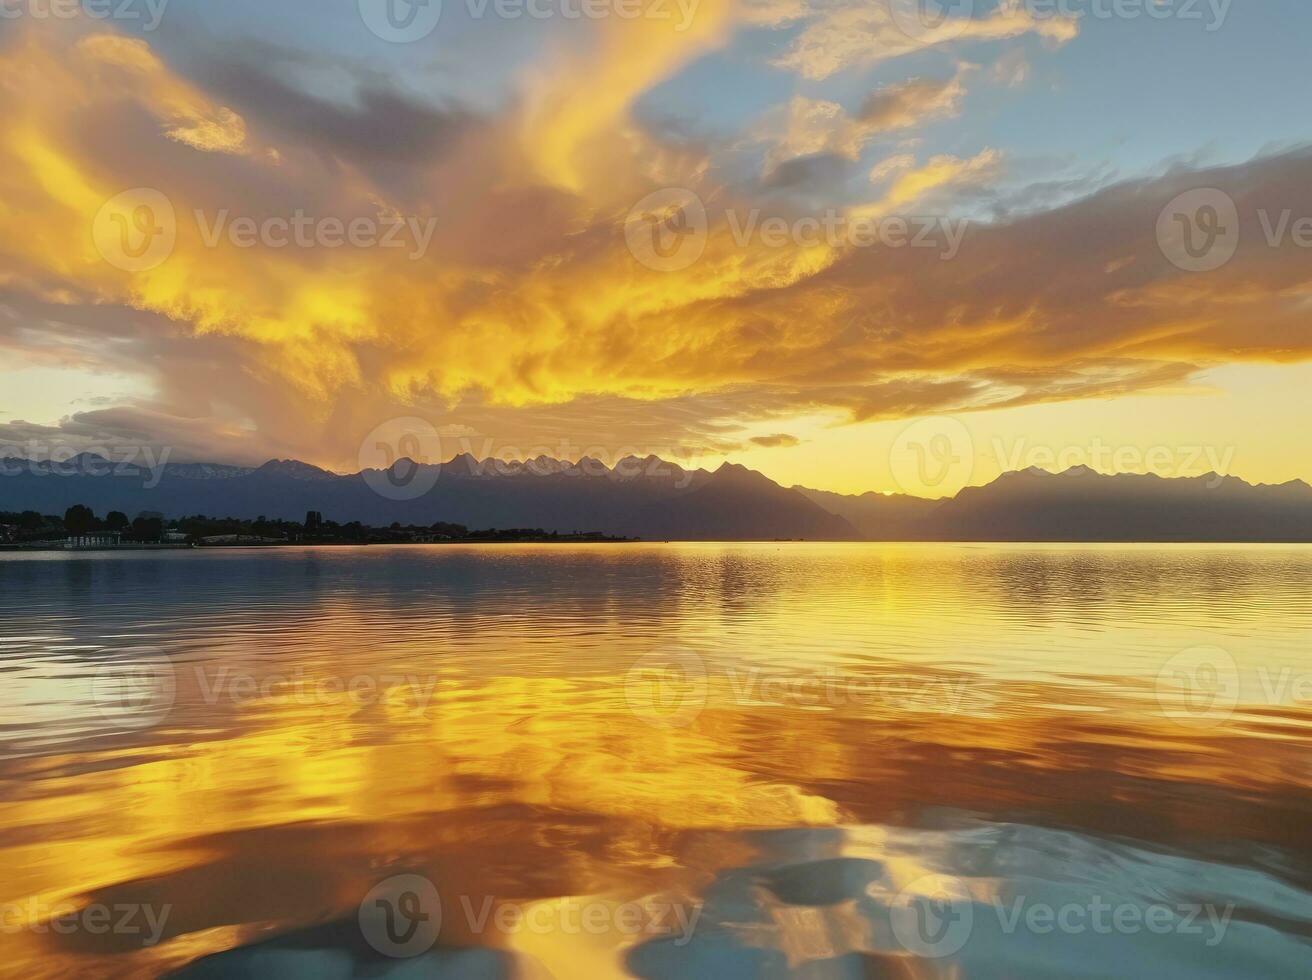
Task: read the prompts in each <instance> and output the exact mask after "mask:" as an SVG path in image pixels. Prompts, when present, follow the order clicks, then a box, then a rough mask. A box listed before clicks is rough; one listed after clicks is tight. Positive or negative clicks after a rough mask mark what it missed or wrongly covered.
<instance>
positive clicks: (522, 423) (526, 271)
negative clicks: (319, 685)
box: [0, 0, 1312, 496]
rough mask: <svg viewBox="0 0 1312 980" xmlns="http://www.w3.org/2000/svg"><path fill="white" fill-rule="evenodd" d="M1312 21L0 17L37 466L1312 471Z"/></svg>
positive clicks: (225, 4) (607, 8) (21, 442)
mask: <svg viewBox="0 0 1312 980" xmlns="http://www.w3.org/2000/svg"><path fill="white" fill-rule="evenodd" d="M107 15H108V16H107ZM1309 36H1312V6H1309V5H1308V4H1307V3H1305V2H1302V0H1261V2H1255V0H1233V2H1228V0H975V2H971V0H946V2H944V0H486V2H484V0H442V2H438V0H429V2H428V3H426V4H413V5H412V4H411V3H410V2H409V0H286V2H281V3H279V4H276V5H275V4H269V3H267V2H266V0H261V2H256V0H222V2H219V0H194V2H188V3H183V2H181V0H173V2H172V3H170V2H168V0H114V2H113V3H108V2H105V0H81V3H80V4H79V3H76V2H73V0H54V2H53V3H52V0H0V449H3V450H5V451H6V452H5V453H4V454H5V455H9V454H14V453H15V452H16V454H17V455H27V456H38V457H44V456H49V455H51V454H58V453H61V452H64V453H66V452H72V451H77V450H82V449H93V450H97V451H104V452H107V453H108V454H110V455H115V456H119V457H122V456H127V455H130V454H131V453H133V452H135V451H137V450H141V449H144V448H146V447H149V449H150V451H151V452H152V454H153V458H158V457H159V454H160V452H161V450H166V451H167V452H168V453H169V454H170V458H171V459H173V460H175V461H183V460H203V461H218V462H240V463H259V462H263V461H264V460H266V459H269V458H297V459H302V460H306V461H308V462H313V463H316V464H318V465H322V466H325V467H327V468H331V469H334V470H338V471H344V472H345V471H354V470H356V469H359V468H360V467H361V466H362V465H369V464H371V463H373V462H374V461H375V459H376V451H377V449H378V447H379V445H380V443H382V442H387V443H389V444H390V449H389V450H388V451H389V452H390V451H392V450H395V451H396V452H397V453H398V454H399V453H401V451H402V450H407V449H409V450H413V449H414V447H416V446H418V447H420V449H421V452H422V455H424V456H426V457H427V458H429V459H434V460H440V459H446V458H449V457H450V456H452V455H454V454H455V453H457V452H461V451H470V452H473V453H474V454H475V455H477V456H480V457H483V456H497V457H501V458H527V457H531V456H535V455H538V454H539V453H545V454H547V455H552V456H559V457H568V458H578V457H580V456H583V455H590V456H594V457H597V458H600V459H602V460H603V461H604V462H607V463H613V462H615V461H617V460H618V459H620V458H621V457H623V456H626V455H630V454H633V455H639V456H645V455H647V454H649V453H654V454H658V455H661V456H664V457H665V458H668V459H673V460H675V461H677V462H680V463H683V464H684V465H688V466H707V467H710V468H713V467H715V466H717V465H719V464H720V463H721V462H723V461H724V460H732V461H734V462H740V463H743V464H745V465H748V466H751V467H753V468H756V469H759V470H761V471H762V472H764V473H766V474H767V475H768V476H770V477H772V478H774V479H776V480H778V481H779V482H781V483H784V484H785V485H791V484H803V485H807V486H811V487H816V488H821V489H830V490H837V491H841V492H849V493H859V492H865V491H875V492H895V491H905V492H912V493H917V494H921V495H926V496H942V495H945V494H948V493H952V492H955V490H956V489H958V488H959V487H960V486H963V485H967V484H972V483H974V484H978V483H982V482H986V481H987V480H989V479H992V478H994V477H995V476H997V475H998V474H999V473H1001V472H1003V471H1004V470H1007V469H1016V468H1022V467H1024V466H1030V465H1037V466H1041V467H1043V468H1046V469H1061V468H1064V467H1066V466H1070V465H1089V466H1092V467H1093V468H1094V469H1097V470H1099V471H1102V472H1155V473H1158V474H1160V475H1163V476H1190V475H1198V474H1202V473H1207V472H1220V473H1228V474H1233V475H1236V476H1239V477H1241V478H1243V479H1247V480H1249V481H1252V482H1269V483H1278V482H1284V481H1287V480H1291V479H1305V480H1306V479H1312V440H1309V439H1308V438H1307V425H1308V419H1309V417H1312V413H1309V411H1308V408H1309V402H1310V401H1312V400H1310V399H1309V397H1308V394H1307V393H1308V392H1309V390H1312V331H1310V330H1309V314H1310V313H1312V291H1310V287H1312V180H1310V179H1309V178H1310V177H1312V148H1309V145H1308V141H1309V135H1308V134H1309V133H1312V102H1309V100H1308V99H1307V98H1306V97H1305V96H1306V93H1305V89H1306V69H1305V63H1306V54H1305V51H1304V49H1303V48H1304V39H1306V38H1307V37H1309ZM398 433H400V434H402V435H406V434H411V433H413V434H414V435H415V438H413V439H409V440H406V439H403V438H401V437H400V436H398ZM405 454H408V455H416V453H415V452H413V451H411V452H406V453H405Z"/></svg>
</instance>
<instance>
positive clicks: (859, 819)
mask: <svg viewBox="0 0 1312 980" xmlns="http://www.w3.org/2000/svg"><path fill="white" fill-rule="evenodd" d="M187 562H190V564H183V563H187ZM0 570H2V571H0V575H3V579H0V584H3V585H5V586H6V590H5V594H6V595H7V596H8V599H7V602H13V603H14V606H13V607H12V608H19V607H21V608H22V609H23V610H24V618H23V620H21V621H20V620H19V619H18V618H15V617H13V616H12V615H11V617H10V618H9V619H8V620H7V622H8V623H9V624H10V625H9V626H6V627H4V628H3V630H4V632H3V634H0V636H2V637H3V639H4V645H3V646H0V657H3V658H4V659H3V660H0V663H3V665H4V669H5V672H6V675H7V677H8V679H9V681H10V683H9V684H7V685H6V687H5V690H6V691H7V692H8V693H7V694H6V695H4V697H5V701H4V702H3V704H4V710H5V712H6V720H5V729H4V733H5V736H6V741H7V744H8V747H9V751H8V752H7V753H6V754H7V756H8V758H7V760H6V761H5V762H4V763H3V774H4V776H5V777H6V779H5V782H4V792H3V797H0V847H2V849H3V859H4V867H5V868H6V871H7V873H6V875H4V876H3V877H2V878H0V906H3V907H4V908H6V909H7V910H9V914H8V917H7V918H6V921H5V923H4V925H5V927H6V933H5V947H6V962H5V963H4V964H3V965H0V973H3V975H13V976H29V977H30V976H42V975H50V976H55V975H66V974H67V973H68V972H70V971H77V970H82V971H89V972H90V973H93V974H95V975H120V974H121V975H125V976H126V975H142V976H147V975H154V974H157V973H159V972H161V971H163V970H166V969H170V968H176V967H179V966H181V965H183V964H185V963H187V962H190V961H192V960H195V959H196V958H198V957H201V956H204V955H206V954H210V953H216V952H221V951H223V950H229V949H233V948H236V947H240V946H247V945H250V944H252V943H257V942H259V941H261V940H263V939H268V938H271V937H273V936H276V935H279V934H283V933H288V932H291V931H295V930H298V929H304V928H307V927H315V926H317V925H319V924H325V923H335V922H343V921H349V920H351V919H352V918H353V917H354V916H355V914H356V910H357V908H358V906H359V905H360V902H361V899H362V897H363V896H364V895H365V894H366V893H367V892H368V891H369V889H370V888H371V887H372V886H373V885H374V884H375V883H376V882H377V881H379V880H380V879H382V878H386V877H387V876H388V875H390V874H393V873H398V872H400V871H410V872H417V873H421V874H423V875H425V876H426V877H429V878H430V879H431V880H432V881H434V882H435V883H437V884H438V887H439V890H440V891H441V893H442V896H443V902H444V907H445V906H446V904H448V903H449V900H454V898H455V897H456V896H477V897H479V900H481V898H483V897H486V898H490V899H491V900H492V901H493V902H494V903H506V902H511V903H516V904H517V905H518V906H519V907H522V908H525V909H539V910H542V914H544V915H548V917H550V915H551V914H555V913H553V911H552V910H553V909H557V910H558V908H559V903H560V902H561V901H562V900H566V899H570V898H575V899H581V898H584V897H587V898H590V899H591V900H595V901H598V902H611V903H623V902H629V901H632V900H635V899H638V898H643V897H647V898H650V897H651V896H654V895H656V896H667V897H669V898H670V900H671V901H674V900H678V901H684V902H693V901H698V900H700V898H699V897H700V896H702V895H704V894H705V893H706V890H707V889H708V887H710V886H711V885H712V884H713V883H714V882H716V881H719V880H722V879H723V877H724V876H725V875H732V874H733V873H734V869H741V868H744V867H747V866H750V865H752V864H753V863H754V862H756V861H758V860H760V857H761V854H762V847H763V845H762V844H761V843H760V841H759V840H757V839H756V838H754V837H753V834H754V833H756V832H758V831H761V830H763V829H769V828H777V829H780V830H784V829H789V828H792V829H799V828H808V827H810V828H817V829H823V828H844V829H843V831H842V836H843V839H844V840H846V841H847V842H848V843H846V844H843V845H835V846H836V847H837V848H838V853H849V854H850V853H856V851H859V850H860V847H861V846H866V847H870V846H872V845H870V840H871V836H870V835H872V834H874V835H879V834H882V833H883V831H881V829H880V828H881V827H900V826H920V825H923V824H924V822H925V821H926V820H932V819H933V815H934V814H935V813H939V812H944V813H968V814H974V815H984V816H989V817H995V818H998V819H1012V820H1023V821H1025V822H1027V823H1034V824H1036V825H1047V826H1054V827H1061V826H1065V827H1075V828H1079V829H1080V830H1081V831H1082V832H1085V833H1090V834H1103V835H1121V836H1125V837H1129V838H1133V839H1135V840H1137V841H1141V842H1148V843H1151V844H1153V845H1155V846H1169V847H1172V848H1177V849H1184V850H1186V851H1188V852H1189V853H1195V854H1198V855H1200V856H1211V855H1213V854H1214V853H1215V852H1216V851H1217V849H1218V847H1222V846H1223V847H1224V849H1225V850H1226V851H1227V852H1230V851H1236V850H1242V849H1243V848H1245V847H1247V848H1251V849H1253V850H1254V851H1257V850H1260V849H1262V848H1268V849H1277V850H1278V852H1279V853H1282V854H1291V855H1299V856H1301V858H1300V859H1301V860H1303V861H1306V859H1307V857H1308V856H1309V855H1310V854H1312V847H1310V846H1309V843H1310V842H1309V840H1308V836H1309V831H1308V829H1307V828H1308V826H1309V825H1308V822H1307V820H1306V817H1307V815H1308V813H1309V798H1310V795H1312V763H1310V762H1309V757H1308V748H1309V745H1308V722H1309V719H1310V718H1312V710H1310V709H1312V704H1309V703H1306V702H1305V701H1303V700H1300V695H1302V694H1303V693H1304V692H1305V688H1303V687H1299V686H1298V684H1297V683H1296V681H1297V680H1298V675H1293V676H1291V675H1290V674H1289V672H1290V671H1294V672H1299V671H1302V672H1306V671H1308V670H1309V669H1312V665H1309V663H1308V660H1307V651H1308V649H1309V646H1308V640H1309V637H1310V636H1312V616H1310V613H1312V606H1310V602H1312V600H1309V595H1312V589H1309V585H1312V550H1308V549H1282V548H1268V549H1263V548H1245V549H1239V548H1236V549H1188V548H1137V549H1136V548H1126V549H1112V548H1075V547H1051V546H1049V547H1040V548H1020V547H1002V548H993V547H987V546H889V547H885V546H810V545H785V546H774V545H771V546H765V545H760V546H707V545H698V546H664V547H661V546H634V547H626V548H621V547H614V548H612V547H598V548H574V547H561V548H530V547H524V548H521V547H506V548H495V547H494V548H486V549H458V548H443V547H440V546H439V547H437V548H431V549H429V548H423V549H369V550H368V551H351V552H334V553H323V552H320V553H315V552H313V551H311V552H297V553H289V552H265V553H242V554H238V553H228V554H223V555H218V556H210V555H196V556H193V555H181V556H164V557H154V556H152V558H150V559H146V558H137V559H130V558H129V559H122V558H119V559H109V558H106V559H100V560H99V562H98V561H97V560H96V559H90V560H88V559H82V560H80V561H77V562H71V561H65V562H63V563H62V564H61V563H59V562H53V561H47V562H27V563H22V562H18V561H12V562H6V561H3V560H0ZM1203 644H1208V645H1211V646H1216V647H1220V648H1223V649H1225V650H1226V651H1228V653H1229V654H1230V656H1232V657H1233V659H1234V661H1235V663H1236V664H1237V669H1238V671H1239V675H1240V680H1241V685H1240V689H1239V691H1238V692H1237V696H1236V701H1235V704H1234V706H1233V708H1231V709H1229V710H1228V711H1226V712H1224V713H1221V714H1218V715H1217V716H1216V717H1213V716H1210V715H1208V714H1206V712H1204V713H1203V714H1202V715H1201V720H1202V723H1198V719H1186V720H1192V721H1193V722H1194V723H1192V724H1182V723H1180V721H1179V720H1178V719H1176V720H1173V719H1172V718H1171V717H1169V716H1168V712H1167V711H1166V710H1164V706H1169V705H1170V704H1171V703H1172V699H1173V698H1175V697H1176V696H1177V692H1175V691H1174V689H1173V688H1172V687H1171V686H1170V685H1169V684H1168V685H1166V686H1163V682H1162V680H1161V676H1160V675H1161V672H1162V669H1163V665H1165V664H1167V663H1168V662H1169V661H1170V660H1171V658H1172V657H1173V656H1175V655H1176V654H1177V653H1179V651H1180V650H1184V649H1190V648H1194V647H1197V646H1199V645H1203ZM143 649H144V650H146V651H148V652H146V653H131V654H126V655H125V654H123V653H122V651H140V650H143ZM149 651H156V652H149ZM134 657H135V658H137V660H140V661H142V662H145V663H146V664H147V665H148V666H150V665H152V664H153V665H156V666H157V665H158V663H159V662H163V663H166V664H168V665H170V668H169V669H170V671H171V677H170V683H171V684H172V685H173V686H172V688H171V690H170V692H169V693H170V700H171V707H170V709H169V710H168V711H167V712H166V713H165V714H164V716H163V717H162V718H161V719H160V720H159V721H158V723H157V724H151V725H146V726H141V725H139V724H138V723H137V722H138V719H134V717H133V716H132V715H131V713H128V714H124V713H122V712H115V711H110V712H108V714H107V713H106V711H105V710H104V708H105V705H104V704H103V703H101V702H102V701H103V695H104V691H103V688H97V687H96V686H95V683H94V678H95V677H98V676H103V670H104V669H105V667H106V665H107V664H108V665H109V669H110V671H111V675H112V674H113V670H115V669H117V668H116V667H115V666H114V665H115V664H117V663H119V662H120V661H124V660H125V658H126V662H129V663H136V662H137V661H136V660H133V659H132V658H134ZM115 658H118V659H117V660H116V659H115ZM152 658H153V659H152ZM1259 670H1260V671H1262V672H1263V673H1261V674H1260V676H1259V675H1258V674H1257V672H1258V671H1259ZM1282 672H1284V673H1282ZM1282 677H1283V678H1284V680H1285V681H1287V682H1288V683H1284V684H1279V683H1272V682H1271V679H1272V678H1282ZM361 679H362V680H363V683H364V686H363V687H356V688H352V687H351V685H352V682H353V681H359V680H361ZM343 688H347V689H348V690H344V689H343ZM807 839H810V838H807ZM879 839H880V840H881V841H882V840H883V838H882V837H881V838H879ZM862 841H865V842H866V843H865V844H864V845H862V844H861V842H862ZM844 848H846V850H844ZM854 848H855V850H854ZM880 856H881V860H883V861H884V862H886V866H887V869H888V874H889V875H890V876H891V877H892V879H894V880H896V881H898V882H907V881H914V880H915V878H916V877H917V876H918V875H919V874H923V873H925V871H926V868H927V867H928V865H926V864H924V863H923V862H922V860H921V858H920V856H919V855H918V854H917V853H916V852H915V850H914V848H911V849H909V852H908V853H899V854H896V855H892V854H888V853H882V852H881V855H880ZM1245 860H1251V857H1249V858H1246V859H1245ZM1304 884H1305V883H1304ZM979 887H980V888H984V887H986V886H985V885H980V886H979ZM988 887H992V886H988ZM68 903H72V905H73V906H75V907H84V906H88V905H91V904H105V905H110V906H113V905H117V904H125V903H143V904H155V905H165V904H167V905H169V906H170V907H171V913H170V916H169V919H168V921H167V925H166V928H165V930H164V933H163V941H162V942H161V943H160V944H159V945H158V946H155V947H151V948H146V949H143V948H141V942H140V940H139V939H138V938H137V937H135V936H117V935H91V934H89V933H87V932H86V931H80V932H78V933H76V934H71V935H58V934H55V933H54V932H52V931H50V930H49V929H46V930H44V931H42V930H41V928H40V927H41V925H42V923H45V925H47V926H49V925H50V922H49V917H50V915H51V914H52V912H51V910H55V909H60V908H63V907H67V905H68ZM553 903H554V904H553ZM773 914H774V915H775V921H774V924H773V925H772V926H771V927H770V928H768V929H764V931H762V929H759V928H758V929H754V930H753V929H747V928H746V927H744V926H740V927H735V928H737V930H738V931H737V932H736V933H734V935H735V937H736V938H735V942H738V943H740V944H741V945H742V947H743V948H744V949H750V948H757V947H759V948H762V949H764V948H771V949H774V950H778V951H782V954H783V956H784V957H785V959H786V962H787V963H788V964H789V966H790V967H791V968H793V969H796V968H799V967H800V965H802V964H804V963H809V962H812V961H816V962H821V961H827V960H829V959H832V958H833V957H835V956H839V955H842V954H844V953H848V952H852V951H858V952H860V954H861V955H863V956H876V951H878V955H877V957H876V959H875V960H871V961H870V962H871V963H875V962H877V963H878V964H879V969H881V970H886V971H887V970H894V971H895V973H896V971H898V970H901V971H903V972H902V973H901V974H898V975H913V974H914V975H930V976H937V975H940V973H937V972H932V971H930V972H923V971H924V970H925V969H927V968H925V967H924V964H918V963H917V961H915V960H914V959H909V958H908V957H907V955H906V954H905V953H903V954H901V955H894V954H893V953H890V952H889V950H888V949H887V948H885V946H884V945H881V943H882V942H883V941H882V940H880V939H878V937H877V936H876V935H875V933H877V932H878V930H877V927H876V926H874V925H872V924H871V920H869V918H868V916H862V915H858V914H857V913H856V912H854V911H853V908H852V907H849V906H847V905H843V906H842V907H841V908H840V907H838V906H834V907H832V908H831V907H829V906H827V905H826V906H816V905H806V904H802V905H798V904H788V903H784V904H782V905H780V906H778V907H776V908H775V909H774V913H773ZM780 923H783V925H780ZM467 926H468V923H467V922H463V921H462V920H461V917H460V916H446V917H444V919H443V924H442V935H441V942H442V945H443V946H444V947H446V946H451V947H461V946H465V945H482V946H497V947H500V948H502V949H504V950H505V951H506V952H508V953H512V954H514V956H515V958H514V959H513V961H508V962H512V963H513V964H514V966H515V969H518V970H519V971H520V972H521V973H522V974H523V975H534V974H535V973H536V974H540V975H554V976H589V977H590V976H610V975H616V976H619V975H629V973H630V972H631V967H632V963H631V962H630V958H629V954H630V953H631V952H632V949H633V947H634V946H635V943H637V942H638V940H637V939H635V937H633V936H628V935H624V934H622V933H620V932H617V931H614V930H611V931H609V932H605V933H602V934H598V935H590V934H577V933H572V934H566V932H564V931H563V930H560V929H546V930H544V931H538V932H529V931H524V930H520V931H518V932H513V933H509V934H498V933H496V932H495V931H493V932H491V933H488V932H481V933H479V934H477V935H475V934H472V933H471V932H470V931H469V929H468V928H467ZM34 927H36V928H34ZM872 930H874V932H872ZM871 968H872V969H873V967H871ZM543 971H545V972H543ZM908 971H909V972H908ZM652 975H655V974H652Z"/></svg>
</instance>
